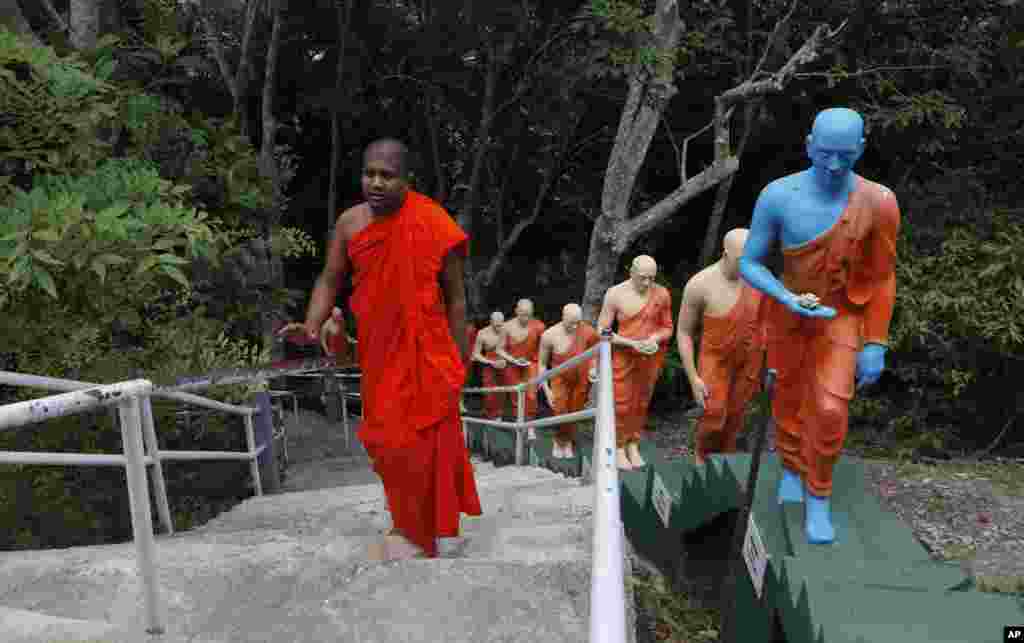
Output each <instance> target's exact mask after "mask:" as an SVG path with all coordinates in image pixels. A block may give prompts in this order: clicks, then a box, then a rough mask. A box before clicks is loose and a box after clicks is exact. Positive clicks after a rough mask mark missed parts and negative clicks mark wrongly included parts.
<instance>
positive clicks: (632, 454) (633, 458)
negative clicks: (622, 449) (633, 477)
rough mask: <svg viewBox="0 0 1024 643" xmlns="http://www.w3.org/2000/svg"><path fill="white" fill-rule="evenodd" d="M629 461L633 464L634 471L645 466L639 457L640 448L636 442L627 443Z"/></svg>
mask: <svg viewBox="0 0 1024 643" xmlns="http://www.w3.org/2000/svg"><path fill="white" fill-rule="evenodd" d="M629 461H630V462H631V463H633V468H634V469H639V468H640V467H643V466H645V465H646V464H647V463H646V462H644V459H643V458H641V457H640V446H639V445H638V444H637V443H636V442H630V443H629Z"/></svg>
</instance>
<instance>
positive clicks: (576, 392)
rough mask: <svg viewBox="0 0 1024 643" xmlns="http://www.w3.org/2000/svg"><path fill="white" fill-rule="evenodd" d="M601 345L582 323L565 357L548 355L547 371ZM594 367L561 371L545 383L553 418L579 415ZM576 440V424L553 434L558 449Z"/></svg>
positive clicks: (585, 365)
mask: <svg viewBox="0 0 1024 643" xmlns="http://www.w3.org/2000/svg"><path fill="white" fill-rule="evenodd" d="M600 341H601V338H600V336H598V334H597V331H596V330H594V327H593V326H591V325H590V324H588V323H587V322H585V321H581V322H580V324H579V326H577V328H576V334H575V335H574V337H573V342H572V345H571V346H570V347H569V350H567V351H566V352H564V353H556V352H555V351H554V350H552V351H551V356H550V357H549V359H548V363H549V364H550V368H552V369H554V368H556V367H558V366H559V365H560V364H562V363H564V362H567V361H569V360H570V359H572V358H573V357H576V356H577V355H579V354H580V353H584V352H586V351H588V350H590V349H591V348H593V347H594V346H595V345H597V344H598V343H599V342H600ZM596 363H597V360H596V359H595V358H590V359H587V360H584V361H583V362H582V363H580V364H578V365H577V366H575V367H573V368H570V369H568V370H567V371H563V372H561V373H559V374H558V375H555V376H554V377H552V378H551V379H549V380H548V387H549V388H550V389H551V396H552V397H553V398H554V399H552V400H550V402H551V410H552V411H554V412H555V414H556V415H563V414H565V413H575V412H576V411H582V410H583V408H584V407H585V406H586V405H587V396H588V394H589V393H590V378H589V373H590V369H591V368H593V367H594V365H595V364H596ZM575 440H576V423H575V422H568V423H566V424H560V425H559V426H558V431H557V432H556V433H555V442H556V443H558V444H559V445H561V446H567V445H569V444H572V443H573V441H575Z"/></svg>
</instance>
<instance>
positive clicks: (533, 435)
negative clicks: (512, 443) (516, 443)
mask: <svg viewBox="0 0 1024 643" xmlns="http://www.w3.org/2000/svg"><path fill="white" fill-rule="evenodd" d="M526 439H527V440H536V439H537V432H536V431H534V430H533V427H532V426H531V427H530V428H528V429H527V430H526Z"/></svg>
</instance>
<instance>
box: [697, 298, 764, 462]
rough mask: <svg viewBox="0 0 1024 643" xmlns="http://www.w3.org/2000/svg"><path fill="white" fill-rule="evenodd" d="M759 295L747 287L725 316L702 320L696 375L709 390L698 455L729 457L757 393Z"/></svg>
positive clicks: (760, 326)
mask: <svg viewBox="0 0 1024 643" xmlns="http://www.w3.org/2000/svg"><path fill="white" fill-rule="evenodd" d="M763 300H764V295H763V293H762V292H761V291H760V290H757V289H756V288H753V287H751V286H750V285H749V284H747V283H746V282H743V283H742V284H741V285H740V294H739V297H738V298H737V299H736V303H734V304H733V306H732V308H730V309H729V312H728V313H726V314H725V315H721V316H714V315H708V314H705V315H704V319H703V323H702V330H701V340H700V357H699V359H698V365H697V372H698V374H699V375H700V378H701V379H702V380H704V384H706V385H707V387H708V388H709V389H710V390H711V396H710V397H709V398H708V399H707V401H706V402H705V406H704V415H703V416H702V417H701V419H700V420H699V421H698V422H697V440H696V442H697V455H698V456H699V457H700V458H701V459H704V458H706V457H707V456H708V454H710V453H734V452H735V451H736V437H737V436H738V435H739V432H740V431H741V430H742V429H743V418H744V414H745V413H746V410H747V405H748V404H749V403H750V400H751V398H753V397H754V394H755V393H757V391H758V389H759V388H760V377H761V368H762V366H763V365H764V352H765V337H764V330H763V329H764V324H763V322H762V319H761V310H762V302H763Z"/></svg>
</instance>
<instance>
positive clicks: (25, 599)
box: [0, 517, 589, 643]
mask: <svg viewBox="0 0 1024 643" xmlns="http://www.w3.org/2000/svg"><path fill="white" fill-rule="evenodd" d="M559 529H561V531H559ZM255 535H259V536H262V537H263V540H262V541H261V542H241V543H231V544H229V543H211V542H204V541H203V540H198V541H197V540H195V539H192V538H189V539H180V540H178V541H176V542H174V541H170V542H162V543H161V545H160V546H159V548H158V552H159V561H160V566H159V571H158V577H159V584H160V593H161V597H162V600H163V601H164V604H165V605H166V606H167V607H166V609H167V623H168V628H169V631H168V634H169V636H170V639H167V640H177V639H178V637H192V636H195V637H197V638H196V639H195V640H197V641H209V642H211V643H213V642H215V641H216V642H220V641H224V642H227V641H268V642H269V641H285V640H287V641H296V642H298V641H311V642H312V641H324V640H353V641H355V640H358V641H379V642H381V643H384V642H391V641H396V642H397V641H438V640H444V641H524V642H525V641H536V640H546V641H547V640H551V641H582V640H584V637H585V626H586V622H587V621H586V617H587V606H586V599H587V596H588V592H587V591H586V589H587V588H588V587H589V584H588V583H589V580H588V579H589V555H588V553H587V547H588V544H587V543H586V539H585V538H583V537H582V536H583V530H581V529H579V528H578V527H574V528H572V529H570V530H569V531H568V532H566V530H565V528H564V526H563V527H561V528H559V527H558V526H555V525H547V526H538V525H536V524H529V523H527V522H526V521H523V520H519V521H515V520H512V521H504V520H503V519H502V518H499V517H494V518H490V519H489V520H485V521H481V522H479V523H477V524H476V525H473V526H472V527H470V528H468V529H467V534H466V539H465V542H466V543H467V544H468V546H467V548H466V551H465V552H464V556H465V557H464V558H461V559H438V560H424V561H401V562H394V563H384V564H368V563H366V562H364V561H363V552H364V547H365V544H366V543H367V542H368V539H369V538H370V536H369V535H367V536H366V537H363V538H360V537H358V536H357V535H352V534H350V535H348V536H341V537H334V538H324V537H310V536H302V537H298V538H293V537H288V536H285V535H281V534H278V535H274V536H268V534H267V533H266V532H260V533H259V534H254V536H255ZM495 547H499V548H500V549H498V550H495ZM76 550H77V551H75V552H73V555H68V553H64V555H60V554H59V553H58V552H45V553H46V554H47V555H46V556H39V555H37V556H31V557H29V559H27V560H22V561H20V563H21V564H19V565H13V564H12V561H10V560H4V561H3V563H4V564H3V574H2V575H0V576H2V577H3V578H4V579H5V581H7V582H8V584H11V583H10V582H9V579H11V578H15V577H16V578H19V579H20V580H21V582H18V583H16V584H15V585H16V586H14V587H8V590H9V591H6V592H3V593H2V594H0V602H2V603H3V604H4V605H6V606H7V607H8V608H13V609H14V610H23V611H25V612H28V613H27V614H25V612H17V613H14V615H13V616H12V617H11V618H9V619H7V618H5V619H4V621H3V623H2V624H0V640H3V641H10V640H18V641H23V642H24V643H42V641H45V640H49V639H46V638H45V636H49V634H50V633H51V632H57V633H58V634H59V633H60V632H63V631H70V630H76V627H77V625H76V624H77V623H82V622H88V623H91V625H89V627H85V626H82V627H81V628H79V630H80V631H81V632H82V633H83V634H89V635H92V634H96V635H97V636H102V637H104V638H103V639H102V640H105V641H111V643H113V642H114V641H121V640H134V641H140V640H145V639H144V638H141V633H140V630H141V628H142V627H143V626H144V623H143V620H142V619H143V615H144V613H145V612H144V605H143V604H142V602H141V601H142V597H141V592H140V582H139V577H138V572H137V567H136V562H135V556H134V548H133V547H132V546H131V545H130V544H125V545H118V546H105V547H94V548H76ZM86 550H88V551H86ZM560 552H561V555H560V556H559V553H560ZM31 553H36V554H42V553H44V552H31ZM497 556H501V557H502V558H504V560H495V558H496V557H497ZM9 558H10V557H9ZM399 606H400V609H396V607H399ZM18 614H24V617H19V616H18ZM55 619H56V620H55ZM59 619H73V620H74V622H71V623H65V625H66V627H64V629H59V628H58V625H59V623H60V622H62V621H59ZM8 621H9V622H8ZM41 622H45V623H50V625H47V626H46V627H48V628H49V629H45V628H44V627H42V626H41V625H39V623H41ZM104 622H107V623H111V624H114V625H116V626H118V627H117V628H115V629H117V632H115V631H108V630H107V629H105V627H104V625H103V623H104ZM33 623H35V625H32V624H33ZM52 623H58V625H53V624H52ZM427 624H430V627H426V625H427ZM30 626H31V627H30ZM55 628H57V629H55ZM118 632H127V633H128V634H125V635H124V638H123V639H122V638H121V634H118ZM133 632H134V633H135V634H136V635H137V638H135V639H132V637H131V633H133ZM15 633H17V634H18V637H20V638H17V639H16V638H15V637H14V634H15ZM115 635H116V636H115ZM72 640H88V638H85V639H72Z"/></svg>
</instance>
